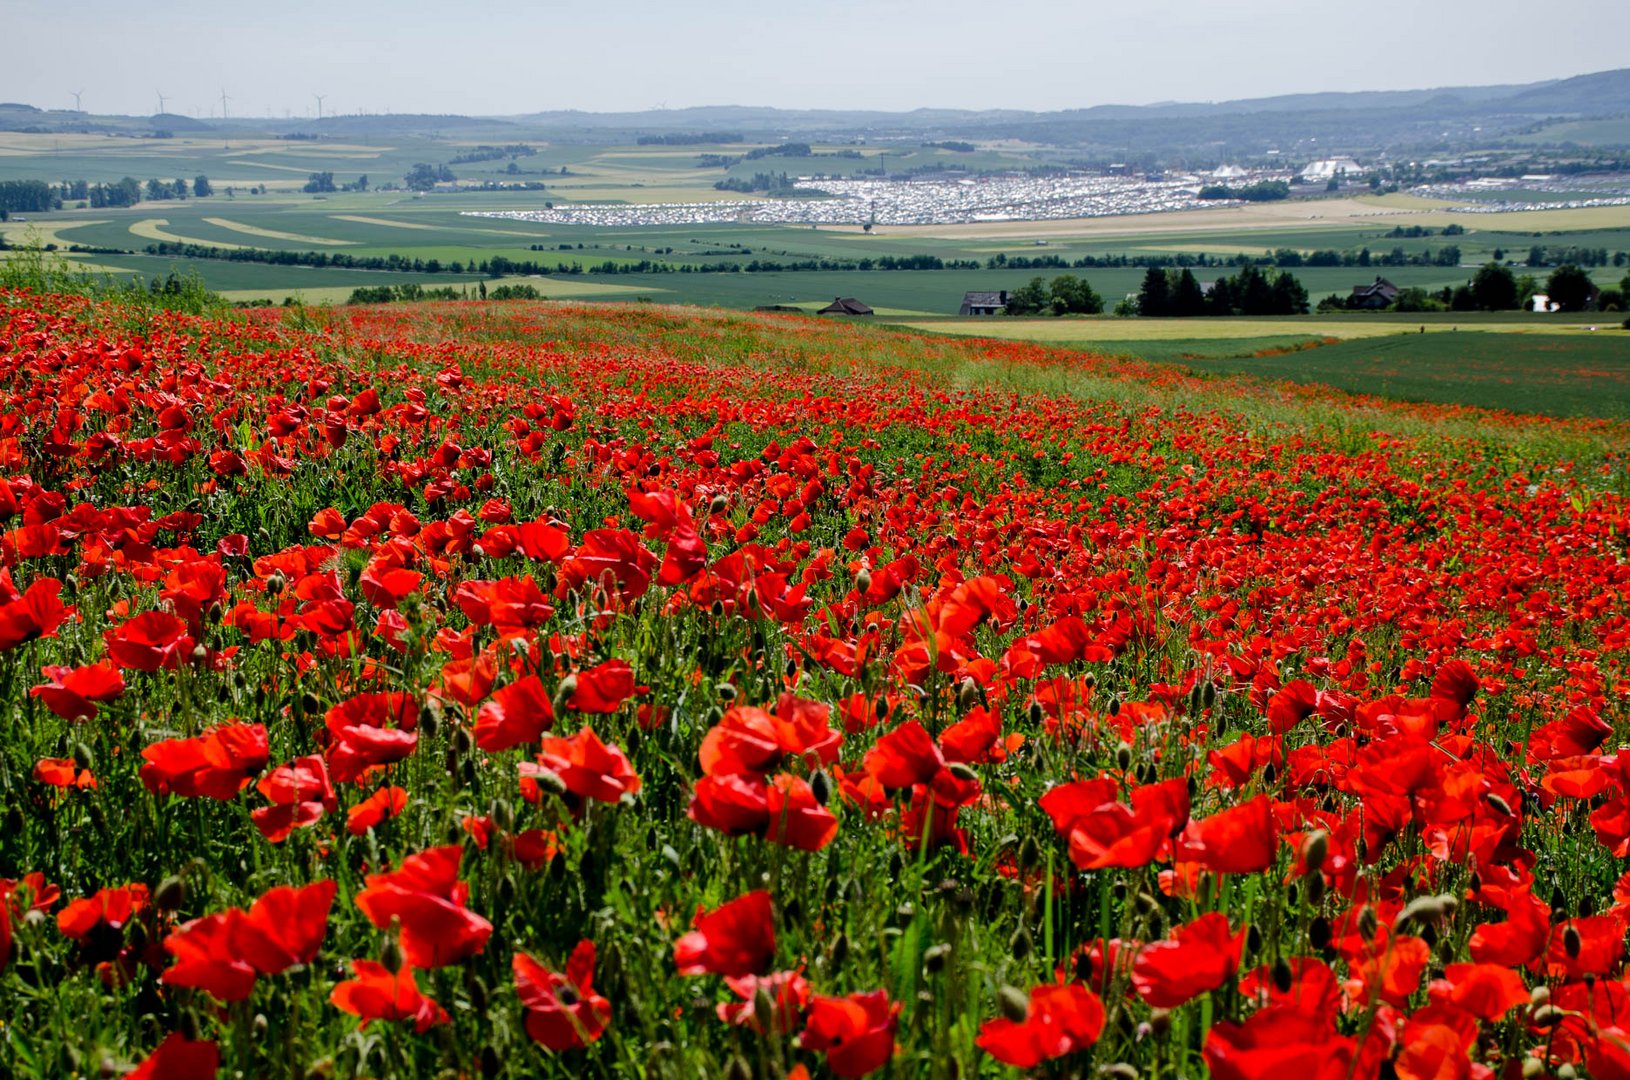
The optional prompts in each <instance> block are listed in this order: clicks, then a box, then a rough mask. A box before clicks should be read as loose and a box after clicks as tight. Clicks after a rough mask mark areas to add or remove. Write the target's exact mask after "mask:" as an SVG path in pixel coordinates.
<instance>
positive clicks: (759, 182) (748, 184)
mask: <svg viewBox="0 0 1630 1080" xmlns="http://www.w3.org/2000/svg"><path fill="white" fill-rule="evenodd" d="M796 187H797V185H796V184H795V183H794V182H793V181H792V180H791V179H789V178H788V176H787V174H786V173H784V172H775V173H768V172H756V173H754V174H753V175H752V176H751V177H739V176H727V177H725V178H724V179H723V180H720V181H719V182H718V183H716V184H714V185H713V190H715V191H742V192H753V191H765V192H769V193H770V194H772V195H775V194H779V193H782V192H787V191H793V190H795V189H796Z"/></svg>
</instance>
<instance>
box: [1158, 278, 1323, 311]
mask: <svg viewBox="0 0 1630 1080" xmlns="http://www.w3.org/2000/svg"><path fill="white" fill-rule="evenodd" d="M1135 306H1136V308H1137V314H1139V315H1147V316H1157V317H1165V318H1185V317H1190V316H1201V315H1305V314H1307V310H1308V305H1307V289H1305V288H1303V287H1302V283H1301V282H1300V281H1298V280H1296V277H1295V276H1294V275H1293V274H1289V273H1287V272H1285V271H1283V270H1277V271H1275V270H1269V271H1268V272H1266V273H1264V272H1263V271H1262V270H1261V269H1259V268H1257V267H1255V266H1244V267H1241V268H1240V271H1239V273H1237V274H1235V275H1233V276H1232V277H1221V278H1218V279H1217V280H1216V281H1214V282H1212V284H1211V288H1210V290H1209V291H1207V290H1206V288H1205V287H1204V286H1202V285H1201V284H1200V282H1199V279H1197V278H1196V277H1195V276H1194V271H1192V270H1190V269H1188V268H1187V267H1184V268H1183V269H1181V270H1162V269H1159V268H1158V267H1150V268H1149V272H1148V273H1146V274H1144V275H1143V285H1142V286H1141V287H1140V288H1139V289H1138V297H1137V301H1136V304H1135Z"/></svg>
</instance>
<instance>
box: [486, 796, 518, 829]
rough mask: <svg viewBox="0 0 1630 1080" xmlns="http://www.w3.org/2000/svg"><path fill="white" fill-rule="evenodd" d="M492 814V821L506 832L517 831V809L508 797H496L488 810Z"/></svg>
mask: <svg viewBox="0 0 1630 1080" xmlns="http://www.w3.org/2000/svg"><path fill="white" fill-rule="evenodd" d="M488 813H490V814H491V815H492V823H493V824H494V825H496V826H498V828H499V829H501V830H502V831H504V832H514V831H515V809H514V807H512V806H510V805H509V800H507V799H494V800H492V805H491V807H490V808H489V810H488Z"/></svg>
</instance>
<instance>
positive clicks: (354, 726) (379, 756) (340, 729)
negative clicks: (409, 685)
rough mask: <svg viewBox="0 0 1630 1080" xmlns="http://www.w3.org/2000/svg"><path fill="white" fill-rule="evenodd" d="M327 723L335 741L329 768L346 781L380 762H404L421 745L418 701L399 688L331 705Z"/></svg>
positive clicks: (337, 777)
mask: <svg viewBox="0 0 1630 1080" xmlns="http://www.w3.org/2000/svg"><path fill="white" fill-rule="evenodd" d="M323 722H324V726H325V727H326V728H327V729H328V733H329V735H330V736H332V740H333V741H332V742H331V743H330V744H329V747H328V764H329V768H330V769H331V770H332V772H333V775H334V779H335V780H336V781H338V782H339V783H342V784H343V783H346V782H348V781H353V780H360V779H361V778H362V777H363V776H365V775H366V774H367V772H368V770H369V769H371V768H373V767H374V766H376V765H389V764H391V763H392V762H396V761H401V760H402V759H403V758H405V757H407V756H408V755H410V754H412V753H413V751H414V749H415V748H416V747H417V746H418V745H419V734H418V732H417V731H415V730H414V729H415V728H416V727H417V726H418V723H419V706H418V703H417V702H415V701H414V700H413V698H412V697H411V696H410V695H408V694H407V693H404V692H402V691H399V690H392V691H383V692H378V693H367V694H358V695H356V696H355V697H351V698H347V699H346V700H345V701H342V702H340V703H339V704H338V705H335V706H333V707H332V708H330V709H329V710H328V712H327V713H326V714H325V716H324V718H323Z"/></svg>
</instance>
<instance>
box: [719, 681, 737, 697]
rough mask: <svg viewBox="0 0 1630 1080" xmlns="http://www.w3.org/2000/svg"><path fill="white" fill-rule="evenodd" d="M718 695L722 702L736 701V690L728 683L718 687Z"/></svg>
mask: <svg viewBox="0 0 1630 1080" xmlns="http://www.w3.org/2000/svg"><path fill="white" fill-rule="evenodd" d="M717 693H718V695H719V700H720V701H735V700H736V688H735V687H734V686H732V685H730V684H729V683H727V682H722V683H720V684H719V685H718V687H717Z"/></svg>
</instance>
